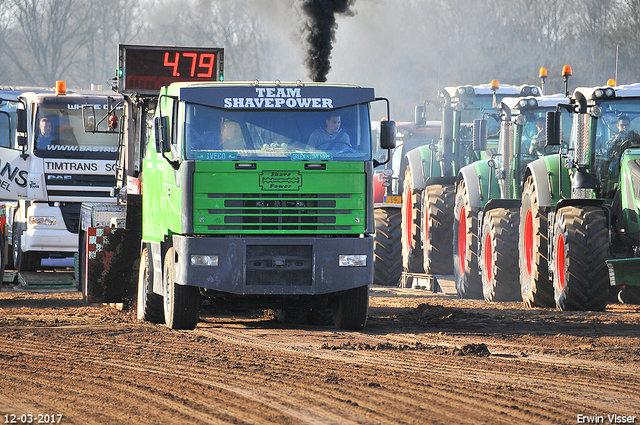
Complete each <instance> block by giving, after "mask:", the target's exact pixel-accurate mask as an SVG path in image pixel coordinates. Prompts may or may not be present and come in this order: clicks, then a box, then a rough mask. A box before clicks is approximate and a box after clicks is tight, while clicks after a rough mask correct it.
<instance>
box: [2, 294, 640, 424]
mask: <svg viewBox="0 0 640 425" xmlns="http://www.w3.org/2000/svg"><path fill="white" fill-rule="evenodd" d="M212 313H213V311H209V310H206V309H204V310H203V311H202V314H201V321H200V323H199V324H198V327H197V328H196V329H195V330H194V331H172V330H170V329H168V328H166V327H164V326H162V325H153V324H150V323H143V322H139V321H137V320H136V319H135V314H134V313H133V312H128V311H119V310H117V309H114V308H111V307H109V306H103V305H89V306H87V305H85V304H84V303H83V302H82V297H81V295H80V294H79V293H77V292H70V291H63V292H59V291H25V290H22V289H19V288H15V287H10V286H7V285H3V286H2V291H0V368H1V369H0V370H1V371H2V372H1V373H0V413H1V415H2V417H1V418H0V423H27V422H28V423H64V424H112V423H113V424H116V423H118V424H122V423H136V424H186V423H189V424H196V423H203V424H209V423H212V424H217V423H232V424H243V423H259V424H269V423H273V424H299V423H304V424H356V423H358V424H394V423H399V424H402V423H410V424H415V423H420V424H423V423H436V424H481V423H491V424H516V423H517V424H528V423H530V424H547V423H548V424H576V423H594V421H599V422H597V423H640V391H639V390H638V388H640V385H639V384H640V306H629V305H617V304H611V305H609V306H608V307H607V309H606V311H605V312H559V311H555V310H551V309H535V310H525V309H524V308H523V307H522V306H521V304H519V303H501V304H488V303H485V302H483V301H473V300H458V299H455V298H454V297H453V296H445V295H442V294H439V295H436V294H432V293H429V292H425V291H421V290H412V289H395V288H393V289H392V288H382V287H379V288H372V291H371V308H370V311H369V322H368V325H367V327H366V329H365V330H364V331H363V332H344V331H339V330H336V329H334V328H331V327H314V326H297V325H285V324H282V323H279V322H277V321H276V320H275V319H274V318H273V314H272V313H270V312H268V311H267V312H252V314H245V315H238V316H230V315H225V316H219V315H218V316H216V315H213V314H212ZM614 415H617V417H614ZM623 417H634V418H633V419H630V418H623ZM589 418H591V421H589V420H590V419H589ZM623 419H625V420H626V421H625V422H621V421H622V420H623ZM616 420H617V421H618V422H616ZM2 421H4V422H2Z"/></svg>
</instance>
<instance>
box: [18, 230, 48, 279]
mask: <svg viewBox="0 0 640 425" xmlns="http://www.w3.org/2000/svg"><path fill="white" fill-rule="evenodd" d="M21 244H22V230H20V229H19V228H18V225H17V223H16V222H15V221H14V226H13V267H14V269H15V270H16V271H19V272H21V271H25V272H31V271H35V270H38V269H39V268H40V260H41V258H40V254H39V253H37V252H24V251H23V250H22V247H21Z"/></svg>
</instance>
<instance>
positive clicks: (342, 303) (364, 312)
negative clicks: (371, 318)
mask: <svg viewBox="0 0 640 425" xmlns="http://www.w3.org/2000/svg"><path fill="white" fill-rule="evenodd" d="M368 315H369V286H368V285H367V286H360V287H359V288H353V289H349V290H348V291H346V292H344V293H342V294H340V296H339V297H338V299H337V300H336V303H335V305H334V308H333V323H334V324H335V325H336V328H338V329H348V330H352V331H357V330H360V329H363V328H364V326H365V325H366V324H367V316H368Z"/></svg>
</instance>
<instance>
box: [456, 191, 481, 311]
mask: <svg viewBox="0 0 640 425" xmlns="http://www.w3.org/2000/svg"><path fill="white" fill-rule="evenodd" d="M478 210H479V209H478V208H473V207H471V206H470V205H469V197H468V196H467V187H466V185H465V182H464V180H463V181H461V182H460V184H459V185H458V189H457V190H456V203H455V208H454V214H453V231H452V233H453V275H454V277H455V280H456V291H457V293H458V297H460V298H471V299H482V298H483V294H482V278H481V277H480V273H479V270H478V252H477V251H478Z"/></svg>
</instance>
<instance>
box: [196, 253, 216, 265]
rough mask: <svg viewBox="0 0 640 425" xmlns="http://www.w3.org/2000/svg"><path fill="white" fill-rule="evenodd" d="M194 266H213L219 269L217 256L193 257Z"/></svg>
mask: <svg viewBox="0 0 640 425" xmlns="http://www.w3.org/2000/svg"><path fill="white" fill-rule="evenodd" d="M191 265H192V266H212V267H218V256H217V255H197V254H194V255H191Z"/></svg>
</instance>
